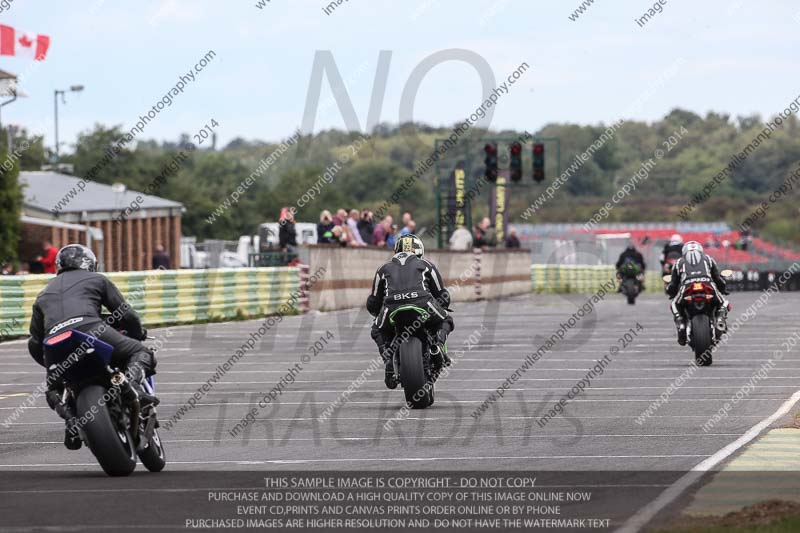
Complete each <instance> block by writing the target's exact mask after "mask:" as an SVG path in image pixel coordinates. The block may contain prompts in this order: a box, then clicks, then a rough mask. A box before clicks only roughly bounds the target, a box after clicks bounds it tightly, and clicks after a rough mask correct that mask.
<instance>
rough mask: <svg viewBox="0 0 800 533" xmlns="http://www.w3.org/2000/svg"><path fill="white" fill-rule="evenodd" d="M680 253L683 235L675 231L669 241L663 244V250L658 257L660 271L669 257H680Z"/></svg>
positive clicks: (681, 251) (681, 252)
mask: <svg viewBox="0 0 800 533" xmlns="http://www.w3.org/2000/svg"><path fill="white" fill-rule="evenodd" d="M682 255H683V237H681V236H680V234H678V233H676V234H674V235H673V236H672V237H670V239H669V242H668V243H667V244H665V245H664V250H662V251H661V257H660V258H659V261H660V262H661V268H662V271H663V269H664V265H665V264H666V263H667V259H670V258H671V257H680V256H682Z"/></svg>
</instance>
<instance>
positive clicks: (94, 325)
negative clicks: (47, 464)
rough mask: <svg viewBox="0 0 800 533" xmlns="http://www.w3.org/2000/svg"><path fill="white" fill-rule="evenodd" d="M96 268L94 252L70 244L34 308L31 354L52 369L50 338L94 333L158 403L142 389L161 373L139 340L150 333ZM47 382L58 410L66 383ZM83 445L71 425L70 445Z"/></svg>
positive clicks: (143, 398)
mask: <svg viewBox="0 0 800 533" xmlns="http://www.w3.org/2000/svg"><path fill="white" fill-rule="evenodd" d="M96 265H97V259H96V258H95V256H94V253H93V252H92V251H91V250H90V249H89V248H87V247H85V246H82V245H80V244H70V245H67V246H65V247H64V248H62V249H61V250H60V251H59V252H58V256H57V258H56V268H57V272H58V274H57V275H56V277H55V278H54V279H52V280H51V281H50V282H49V283H48V284H47V286H46V287H45V288H44V290H42V292H40V293H39V295H38V296H37V297H36V301H35V302H34V304H33V316H32V317H31V325H30V334H31V336H30V338H29V339H28V351H29V352H30V354H31V356H32V357H33V359H34V360H35V361H36V362H37V363H39V364H40V365H42V366H44V367H47V363H46V361H45V360H44V349H43V342H44V340H45V339H46V338H47V337H49V336H51V335H54V334H56V333H58V332H59V331H66V330H67V329H76V330H79V331H82V332H84V333H89V334H90V335H92V336H93V337H95V338H97V339H100V340H102V341H104V342H106V343H108V344H110V345H111V346H113V347H114V353H113V354H112V361H111V362H112V364H113V365H114V366H117V367H119V368H124V369H125V374H126V376H127V377H128V379H129V380H130V382H131V386H132V387H133V389H134V390H135V391H136V392H137V394H138V395H139V396H140V400H141V401H142V402H143V403H146V402H151V403H158V400H157V399H156V398H155V397H153V396H151V395H148V394H147V393H146V392H145V391H144V390H143V388H142V385H141V382H142V380H144V378H145V377H146V376H149V375H152V374H154V373H155V367H156V361H155V357H154V355H153V353H152V351H150V350H149V349H148V348H146V347H145V346H144V345H143V344H142V343H141V342H139V341H137V340H134V339H145V338H147V331H146V330H145V329H144V328H143V327H142V323H141V321H140V319H139V316H138V315H137V314H136V312H135V311H134V310H133V309H131V308H130V305H129V304H128V303H127V302H126V301H125V298H123V296H122V294H121V293H120V291H119V289H118V288H117V287H116V286H115V285H114V284H113V283H112V282H111V281H110V280H109V279H108V278H107V277H105V276H103V275H102V274H98V273H96V272H95V269H96ZM102 307H105V308H106V309H108V311H109V312H110V313H111V315H110V316H108V317H107V318H105V320H104V319H103V317H101V309H102ZM114 328H118V329H122V330H125V331H126V333H127V334H128V335H129V336H126V335H122V334H121V333H120V332H119V331H117V329H114ZM47 383H48V389H49V390H48V396H47V400H48V404H49V405H50V407H51V408H54V407H55V405H56V404H57V403H58V400H57V399H58V398H59V397H60V394H59V393H60V390H62V384H61V383H60V382H58V380H57V379H53V378H52V377H50V376H48V379H47ZM80 442H81V441H80V438H79V437H78V436H77V434H76V432H75V431H74V429H73V430H72V431H71V430H70V428H69V420H68V429H67V437H66V439H65V445H67V447H69V448H71V449H77V448H79V447H80ZM73 447H74V448H73Z"/></svg>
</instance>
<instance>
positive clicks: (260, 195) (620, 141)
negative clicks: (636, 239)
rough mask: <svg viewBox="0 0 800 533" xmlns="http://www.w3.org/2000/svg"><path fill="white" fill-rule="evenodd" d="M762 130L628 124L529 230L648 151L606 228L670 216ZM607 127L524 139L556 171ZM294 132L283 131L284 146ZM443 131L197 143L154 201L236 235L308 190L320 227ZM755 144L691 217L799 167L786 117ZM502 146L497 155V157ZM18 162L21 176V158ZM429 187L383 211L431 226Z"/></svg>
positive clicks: (780, 206) (107, 174) (694, 119)
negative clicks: (235, 196)
mask: <svg viewBox="0 0 800 533" xmlns="http://www.w3.org/2000/svg"><path fill="white" fill-rule="evenodd" d="M763 128H764V119H762V118H760V117H758V116H750V117H738V118H736V119H731V118H730V117H729V116H727V115H723V114H718V113H708V114H707V115H706V116H705V117H701V116H699V115H696V114H694V113H691V112H689V111H684V110H680V109H676V110H674V111H672V112H671V113H669V114H668V115H667V116H666V117H664V118H663V119H662V120H660V121H658V122H655V123H652V124H647V123H644V122H624V123H623V124H622V125H621V126H620V127H619V128H618V129H617V130H616V132H615V133H614V135H613V138H612V139H611V140H610V141H608V142H606V143H604V144H603V146H602V147H599V148H597V149H595V150H593V156H592V157H591V158H589V159H588V160H586V161H585V162H581V165H580V168H579V169H578V170H577V171H575V172H574V173H573V174H572V175H571V176H570V178H569V180H568V181H567V182H566V183H565V185H564V186H563V187H562V188H561V189H560V190H559V191H558V192H557V193H556V195H555V196H554V197H553V199H552V200H548V201H547V202H546V203H545V205H544V207H543V208H541V210H539V211H538V212H537V213H536V214H534V215H533V217H531V218H530V219H529V220H528V222H536V221H575V222H584V221H586V220H588V218H590V217H591V216H592V215H593V214H594V212H595V211H596V209H597V208H598V207H599V206H600V205H601V204H603V203H605V202H606V201H608V200H609V199H610V198H611V196H612V195H613V194H614V193H615V192H616V191H617V190H618V189H619V188H620V187H621V186H622V185H623V184H624V183H625V182H627V181H629V180H630V179H631V176H632V175H633V174H634V173H635V172H637V170H639V169H640V167H641V165H642V162H643V161H646V160H648V159H649V158H653V156H654V152H655V150H656V149H661V150H664V157H663V159H661V160H658V161H655V164H654V166H653V168H652V169H651V170H650V172H649V174H648V176H647V178H646V179H643V180H640V181H639V183H637V187H636V190H635V191H634V192H633V193H632V194H631V195H630V196H629V197H627V198H624V199H623V200H621V201H620V202H619V204H618V205H616V206H615V208H614V210H613V211H612V212H611V214H610V216H609V220H612V221H614V220H624V221H640V220H675V219H676V217H677V215H678V212H679V211H680V209H681V207H682V206H683V205H684V204H685V203H686V202H687V201H688V200H689V199H690V197H692V196H694V195H696V194H697V193H699V192H700V191H702V189H703V186H704V185H705V184H706V183H707V182H708V181H709V180H710V179H711V178H713V177H714V176H715V175H717V174H719V173H720V172H721V171H722V170H723V169H724V168H725V167H726V166H727V165H729V163H731V161H732V160H731V158H732V157H733V156H734V155H735V154H738V153H740V152H741V151H742V150H744V149H745V147H746V146H747V145H748V144H750V143H751V142H752V141H753V139H755V138H757V136H758V134H759V132H761V131H762V130H763ZM605 129H606V125H603V124H598V125H594V126H581V125H575V124H548V125H547V126H545V127H544V128H542V130H541V131H538V132H532V133H534V135H535V136H536V137H548V138H550V137H556V138H559V139H560V142H561V167H562V170H563V169H566V168H567V167H568V166H569V165H570V164H571V163H572V162H573V160H574V159H575V157H576V156H579V154H581V153H582V152H583V151H584V150H586V149H587V148H588V147H589V146H590V145H592V143H593V142H595V140H596V139H598V138H599V137H600V136H601V134H602V133H603V131H604V130H605ZM681 131H682V132H683V133H680V132H681ZM675 132H678V133H679V134H680V135H676V136H675V137H674V138H673V141H674V142H671V141H670V140H669V139H670V136H671V135H673V133H675ZM473 133H476V134H477V135H476V137H475V138H474V140H473V141H472V142H471V144H470V145H469V146H470V148H469V150H468V152H469V153H470V154H471V155H472V164H473V171H474V172H480V170H481V169H482V165H483V153H482V146H483V144H482V141H481V138H482V134H483V133H486V132H473ZM523 133H524V132H512V131H503V132H490V133H489V134H487V135H503V136H507V137H519V136H520V135H521V134H523ZM291 134H292V133H291V132H287V138H288V137H289V136H291ZM450 134H451V130H450V129H447V128H432V127H428V126H425V125H411V124H406V125H402V126H386V125H381V126H379V127H377V128H376V129H375V131H374V132H371V138H370V140H369V141H367V142H362V143H360V146H356V145H353V144H352V143H353V142H354V141H357V139H359V138H360V137H361V135H360V134H349V133H345V132H342V131H337V130H331V131H324V132H321V133H318V134H316V135H314V136H313V137H311V136H305V137H302V138H300V140H299V141H298V142H296V143H294V144H293V146H292V147H290V148H289V149H288V150H286V151H285V153H283V154H277V157H274V158H273V160H272V161H271V162H270V161H269V160H268V161H267V162H266V163H265V162H264V161H265V160H267V159H268V158H269V157H270V154H273V152H275V151H276V150H278V149H279V146H280V145H279V144H275V143H264V142H260V141H246V140H243V139H237V140H235V141H233V142H231V143H229V145H228V146H226V147H224V148H222V149H218V150H216V151H209V150H207V149H206V146H200V147H199V148H200V149H199V150H197V151H195V152H192V153H191V154H190V157H189V158H188V159H187V160H186V161H184V162H182V163H181V165H180V168H178V169H176V170H175V171H174V175H170V177H169V179H168V180H167V182H166V184H164V185H163V187H162V188H161V189H160V190H159V191H158V193H157V194H159V195H160V196H164V197H167V198H170V199H173V200H178V201H180V202H183V203H184V204H185V205H186V207H187V210H188V211H187V213H186V215H185V219H184V232H185V233H186V234H190V235H197V236H199V237H216V238H235V237H236V236H238V235H239V234H242V233H250V232H252V231H253V230H254V228H255V226H256V225H257V224H258V223H259V222H262V221H266V220H275V219H276V218H277V216H278V213H279V211H280V207H281V206H283V205H295V204H296V202H297V199H298V198H300V197H301V196H302V195H303V193H305V192H306V191H308V190H310V189H313V188H314V185H315V183H316V184H317V186H316V189H317V190H318V192H315V194H314V196H315V198H313V199H311V200H310V201H309V202H307V204H305V205H304V206H302V207H301V208H300V210H299V216H298V219H299V220H302V221H316V220H318V216H319V211H320V210H321V209H326V208H327V209H331V210H333V209H336V208H339V207H371V208H373V209H374V208H377V207H378V206H379V205H381V204H382V203H383V201H384V200H385V199H387V198H389V197H391V195H392V193H393V192H394V191H396V190H397V188H398V187H400V185H401V184H402V183H403V182H404V181H405V180H406V179H407V178H408V176H409V175H410V174H412V173H413V172H414V171H415V170H416V168H417V166H418V165H419V164H420V163H421V162H423V161H424V160H425V159H426V158H428V157H429V156H430V155H431V153H432V150H433V145H434V140H435V139H436V138H445V137H447V136H449V135H450ZM123 135H124V133H123V131H122V130H121V129H120V128H118V127H114V128H108V127H103V126H100V125H97V126H95V128H94V129H93V130H92V131H89V132H86V133H84V134H83V135H82V136H81V137H80V139H79V142H78V145H77V149H76V151H75V153H73V154H71V155H68V156H66V157H63V158H62V160H64V161H67V162H72V163H74V164H75V172H76V174H79V175H81V174H84V173H86V172H87V171H89V169H91V168H92V167H93V166H95V165H96V164H97V162H98V161H99V160H102V158H103V155H104V152H105V151H106V150H107V149H108V147H109V145H110V144H114V143H116V142H117V141H118V140H119V139H120V138H121V137H122V136H123ZM678 137H680V138H678ZM190 139H191V137H190V136H189V135H184V136H182V138H181V139H180V140H179V142H177V143H166V144H162V145H159V144H157V143H155V142H152V141H145V142H139V143H138V145H137V146H136V148H135V149H134V150H128V149H124V148H123V149H122V151H121V152H120V153H119V154H118V155H117V157H116V158H115V159H114V160H113V161H112V162H111V163H109V164H107V165H105V166H104V167H103V168H102V169H101V170H100V171H99V172H98V173H97V178H96V179H97V180H98V181H101V182H106V183H110V182H114V181H122V182H124V183H126V184H127V185H128V186H129V187H131V188H134V189H142V188H144V187H146V186H147V184H149V183H151V182H152V180H153V178H154V176H156V175H158V174H159V173H160V172H161V171H162V169H163V168H164V167H165V166H168V165H169V164H170V162H171V161H172V160H173V159H174V157H175V155H176V154H177V152H178V151H180V150H181V147H182V146H185V143H186V142H187V141H189V140H190ZM762 139H763V142H761V143H760V145H759V146H758V147H756V148H752V147H751V150H752V151H749V153H748V156H747V157H746V159H744V160H742V161H741V162H739V163H737V164H736V165H735V168H734V169H733V170H732V172H731V174H730V177H726V179H725V180H724V181H721V183H720V184H719V185H718V187H717V188H716V189H715V190H714V191H713V192H712V194H711V197H710V199H709V200H708V201H707V202H705V203H703V204H702V205H700V206H699V207H698V208H697V209H695V210H694V211H693V212H692V213H691V214H690V215H689V216H688V220H718V219H724V220H726V221H728V222H729V223H731V225H732V226H734V227H736V226H738V224H740V223H741V222H742V221H743V220H744V218H745V217H746V215H747V214H748V213H749V211H750V210H751V209H753V208H755V207H756V206H757V205H758V204H760V203H761V201H762V200H763V201H766V200H767V197H768V196H769V194H770V192H771V191H773V190H774V189H776V188H777V187H778V186H779V185H780V184H781V183H782V182H783V181H784V180H785V179H786V178H787V177H788V176H789V174H790V172H791V171H793V170H796V169H797V168H798V163H800V128H799V127H798V121H797V120H796V119H795V117H794V116H792V117H790V118H789V119H788V120H785V121H784V122H783V126H782V127H781V128H779V129H777V130H776V131H775V132H773V133H771V137H770V138H769V139H766V138H764V136H763V135H762ZM665 143H666V144H665ZM207 144H208V141H206V145H207ZM547 146H548V148H547V154H546V156H547V174H548V175H547V180H546V181H545V182H544V183H543V184H541V185H536V186H533V185H532V186H531V187H530V188H527V189H516V190H515V192H514V194H513V195H512V199H511V204H510V212H511V215H512V220H519V216H520V215H521V214H522V213H523V212H524V211H525V209H527V208H528V206H529V205H531V203H532V202H533V201H534V199H535V198H536V197H537V196H538V194H539V193H541V192H542V191H543V190H544V189H545V187H546V186H547V185H548V184H549V183H551V182H552V180H553V179H554V178H555V177H556V160H555V159H556V157H555V156H556V150H555V145H554V144H552V143H548V145H547ZM504 150H505V148H504V147H501V154H503V155H504ZM461 151H462V148H459V147H456V148H452V149H451V150H450V151H449V152H448V154H447V157H448V158H449V160H448V162H447V164H448V165H451V164H452V163H454V162H455V160H456V159H459V158H461V157H462V155H461V153H460V152H461ZM524 157H525V159H524V165H525V173H526V178H525V182H526V183H531V184H532V181H531V178H530V172H531V171H530V165H531V160H530V152H528V151H526V153H525V154H524ZM344 160H346V161H347V162H346V163H340V164H338V166H339V167H340V168H339V169H338V170H337V169H336V168H335V167H334V166H333V165H334V164H335V163H336V162H337V161H344ZM22 164H23V168H25V161H24V160H23V162H22ZM30 164H33V163H30ZM259 166H261V173H260V174H259V175H258V177H257V178H256V179H255V181H254V183H253V184H252V185H251V186H250V187H249V188H247V190H246V191H244V192H243V193H242V194H241V195H240V198H239V201H238V203H233V204H231V206H230V208H228V209H225V210H224V212H221V213H220V214H219V216H218V217H216V219H215V222H214V223H213V224H209V223H208V221H207V220H206V219H207V217H209V215H211V214H212V212H214V211H215V209H217V208H218V206H219V205H220V203H221V202H222V201H223V200H224V199H225V198H229V195H230V194H231V193H232V192H233V191H235V190H236V188H237V187H238V186H239V185H240V183H241V182H242V181H243V180H245V179H246V178H247V177H248V176H249V175H250V174H251V173H252V172H254V171H255V170H256V169H257V168H258V167H259ZM501 166H502V159H501ZM326 168H328V169H329V176H331V175H332V176H333V177H332V182H331V183H330V184H328V183H326V182H325V181H324V180H322V179H321V176H322V174H323V173H324V172H325V171H326ZM448 168H449V166H448ZM433 180H434V177H433V172H432V171H431V172H427V173H426V174H424V175H423V177H422V178H421V179H420V180H417V181H416V182H415V183H414V184H413V186H412V187H411V188H410V190H409V191H407V192H406V193H405V194H403V195H402V196H401V197H400V198H399V205H393V206H392V207H391V209H390V211H389V212H390V214H394V215H399V214H400V212H401V211H403V210H410V211H412V212H413V213H414V215H415V218H416V219H417V222H418V226H430V225H433V224H434V223H435V220H434V219H435V216H436V209H435V205H436V203H435V202H436V195H435V192H434V187H433V183H434V181H433ZM798 185H799V186H800V184H798ZM487 204H488V202H487V201H486V195H485V193H484V196H483V197H482V198H481V199H479V200H478V202H477V203H476V212H477V214H478V215H482V214H484V213H485V212H486V210H487ZM796 208H797V207H796V196H795V195H794V193H793V191H792V193H790V194H789V196H788V198H787V199H785V200H783V201H781V202H779V203H776V204H775V205H774V206H771V209H770V210H769V211H768V213H767V215H766V217H764V218H763V219H761V220H759V221H758V222H756V223H755V225H754V229H755V230H756V231H759V230H761V231H762V232H763V233H764V234H765V235H766V236H769V237H773V238H781V239H791V240H794V241H800V230H799V229H798V225H797V224H796V222H795V220H796V217H797V213H796V211H795V210H796Z"/></svg>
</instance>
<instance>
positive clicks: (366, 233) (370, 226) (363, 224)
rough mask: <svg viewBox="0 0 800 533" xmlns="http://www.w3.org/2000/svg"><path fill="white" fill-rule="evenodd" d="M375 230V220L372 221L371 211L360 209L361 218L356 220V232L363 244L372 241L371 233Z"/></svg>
mask: <svg viewBox="0 0 800 533" xmlns="http://www.w3.org/2000/svg"><path fill="white" fill-rule="evenodd" d="M374 232H375V222H374V221H373V214H372V211H370V210H369V209H364V210H362V211H361V219H360V220H359V221H358V234H359V235H361V240H362V241H364V243H365V244H369V243H371V242H372V234H373V233H374Z"/></svg>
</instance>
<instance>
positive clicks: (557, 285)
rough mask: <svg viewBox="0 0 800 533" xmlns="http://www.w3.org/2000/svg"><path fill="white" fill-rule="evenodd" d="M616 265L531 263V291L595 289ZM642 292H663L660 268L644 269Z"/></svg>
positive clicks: (587, 291)
mask: <svg viewBox="0 0 800 533" xmlns="http://www.w3.org/2000/svg"><path fill="white" fill-rule="evenodd" d="M615 277H616V269H615V268H614V267H613V266H609V265H531V280H532V282H533V292H537V293H569V292H577V293H594V292H597V291H599V290H600V287H601V286H602V285H603V284H604V283H606V282H607V281H608V280H611V279H615ZM644 285H645V292H648V293H657V292H662V293H663V292H664V282H663V281H662V280H661V275H660V273H659V272H657V271H656V272H645V280H644Z"/></svg>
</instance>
